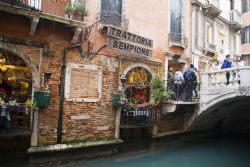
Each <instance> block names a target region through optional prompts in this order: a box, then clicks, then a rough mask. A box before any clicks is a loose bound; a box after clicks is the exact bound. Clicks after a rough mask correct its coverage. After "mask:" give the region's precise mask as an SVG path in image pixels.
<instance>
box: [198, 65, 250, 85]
mask: <svg viewBox="0 0 250 167" xmlns="http://www.w3.org/2000/svg"><path fill="white" fill-rule="evenodd" d="M200 76H201V90H202V89H208V88H216V87H217V88H219V87H237V86H239V85H250V77H249V76H250V66H244V67H233V68H228V69H221V70H218V71H210V72H206V73H201V75H200ZM227 77H229V79H227Z"/></svg>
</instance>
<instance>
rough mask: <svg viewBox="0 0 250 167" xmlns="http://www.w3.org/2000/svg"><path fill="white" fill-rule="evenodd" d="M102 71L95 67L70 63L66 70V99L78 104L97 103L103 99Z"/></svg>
mask: <svg viewBox="0 0 250 167" xmlns="http://www.w3.org/2000/svg"><path fill="white" fill-rule="evenodd" d="M101 89H102V69H101V68H99V67H97V66H95V65H80V64H74V63H70V64H68V65H67V69H66V82H65V98H67V100H69V101H77V102H97V101H98V100H100V98H101Z"/></svg>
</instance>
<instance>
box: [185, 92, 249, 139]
mask: <svg viewBox="0 0 250 167" xmlns="http://www.w3.org/2000/svg"><path fill="white" fill-rule="evenodd" d="M249 100H250V97H246V96H243V97H233V98H229V99H225V100H223V101H220V102H218V103H216V104H214V105H213V106H211V107H209V108H208V109H207V110H205V111H203V112H202V113H201V114H200V115H198V117H196V118H195V119H194V120H192V122H191V124H190V125H189V127H188V128H187V130H188V131H214V132H215V134H218V133H231V132H234V131H235V132H237V131H240V130H244V129H249V127H250V124H249V122H250V112H249V111H250V104H249Z"/></svg>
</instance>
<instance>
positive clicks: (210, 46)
mask: <svg viewBox="0 0 250 167" xmlns="http://www.w3.org/2000/svg"><path fill="white" fill-rule="evenodd" d="M205 49H207V50H210V51H213V52H216V45H215V44H213V43H210V42H205Z"/></svg>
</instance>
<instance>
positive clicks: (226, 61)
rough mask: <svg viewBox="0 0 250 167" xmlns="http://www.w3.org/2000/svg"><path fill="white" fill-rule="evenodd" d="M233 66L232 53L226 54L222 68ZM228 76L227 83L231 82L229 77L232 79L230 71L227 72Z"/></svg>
mask: <svg viewBox="0 0 250 167" xmlns="http://www.w3.org/2000/svg"><path fill="white" fill-rule="evenodd" d="M231 67H232V61H231V59H230V55H227V56H226V59H225V60H224V62H223V64H222V66H221V69H225V68H231ZM226 78H227V85H228V84H229V79H230V72H226Z"/></svg>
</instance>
